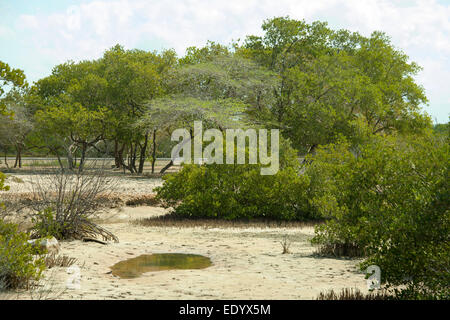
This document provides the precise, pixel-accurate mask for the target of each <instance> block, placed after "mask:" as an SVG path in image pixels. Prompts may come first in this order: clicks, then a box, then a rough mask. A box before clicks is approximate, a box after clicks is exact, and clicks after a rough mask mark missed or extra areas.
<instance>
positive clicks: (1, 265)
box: [0, 221, 45, 289]
mask: <svg viewBox="0 0 450 320" xmlns="http://www.w3.org/2000/svg"><path fill="white" fill-rule="evenodd" d="M28 240H29V237H28V235H27V234H26V233H23V232H19V231H18V230H17V226H16V225H14V224H12V223H5V222H3V221H0V289H14V288H28V287H29V286H30V284H31V282H32V281H37V280H39V278H40V276H41V273H42V271H43V270H44V268H45V263H44V260H43V256H42V254H44V252H41V251H40V249H36V248H34V247H33V246H32V245H31V244H30V243H28V242H27V241H28ZM35 255H36V256H35Z"/></svg>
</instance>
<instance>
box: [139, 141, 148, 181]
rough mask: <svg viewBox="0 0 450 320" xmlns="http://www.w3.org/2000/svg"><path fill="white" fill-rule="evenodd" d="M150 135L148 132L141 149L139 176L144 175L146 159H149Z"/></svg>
mask: <svg viewBox="0 0 450 320" xmlns="http://www.w3.org/2000/svg"><path fill="white" fill-rule="evenodd" d="M148 135H149V132H146V133H145V140H144V145H143V146H142V147H141V152H140V154H139V169H138V173H139V174H142V173H143V172H144V164H145V159H146V158H147V145H148Z"/></svg>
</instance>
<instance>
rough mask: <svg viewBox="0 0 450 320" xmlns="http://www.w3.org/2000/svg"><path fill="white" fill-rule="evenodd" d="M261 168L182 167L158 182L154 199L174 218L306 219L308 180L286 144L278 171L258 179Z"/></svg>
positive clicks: (192, 165) (247, 166) (254, 166)
mask: <svg viewBox="0 0 450 320" xmlns="http://www.w3.org/2000/svg"><path fill="white" fill-rule="evenodd" d="M260 169H261V166H260V165H256V164H255V165H253V164H252V165H250V164H205V165H201V166H200V165H194V164H191V165H183V167H182V169H181V170H180V171H179V172H177V173H173V174H168V175H166V176H164V177H163V180H164V184H163V186H162V187H158V188H156V192H157V197H156V199H157V200H158V201H160V202H161V204H162V206H164V207H173V208H175V213H176V214H177V216H185V217H196V218H220V219H253V218H265V219H275V220H307V219H313V218H316V217H314V216H311V214H310V211H309V202H308V199H307V189H308V186H309V180H308V177H307V176H304V175H301V174H300V163H299V161H298V160H297V158H296V154H295V152H294V151H293V150H292V149H291V148H290V146H289V145H288V143H287V142H284V143H283V144H282V146H280V169H279V171H278V172H277V173H276V174H274V175H261V173H260Z"/></svg>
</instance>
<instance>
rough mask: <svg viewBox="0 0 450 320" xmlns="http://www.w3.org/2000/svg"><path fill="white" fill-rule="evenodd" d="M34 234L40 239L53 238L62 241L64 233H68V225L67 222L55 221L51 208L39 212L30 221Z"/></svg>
mask: <svg viewBox="0 0 450 320" xmlns="http://www.w3.org/2000/svg"><path fill="white" fill-rule="evenodd" d="M32 222H33V228H32V231H33V233H34V234H36V235H39V237H40V238H46V237H55V238H56V239H64V235H65V234H66V233H70V231H68V230H70V227H71V226H70V224H69V223H68V222H64V221H63V222H61V221H58V220H57V219H56V216H55V214H54V212H53V210H52V209H51V208H46V209H44V210H43V211H40V212H38V213H37V214H36V216H35V217H33V219H32Z"/></svg>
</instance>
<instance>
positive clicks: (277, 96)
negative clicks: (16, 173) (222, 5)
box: [0, 17, 431, 174]
mask: <svg viewBox="0 0 450 320" xmlns="http://www.w3.org/2000/svg"><path fill="white" fill-rule="evenodd" d="M262 29H263V31H264V33H263V35H262V36H254V35H249V36H247V37H246V38H245V39H244V40H243V41H235V42H233V43H231V44H230V45H228V46H225V45H222V44H218V43H214V42H208V43H207V45H206V46H204V47H201V48H197V47H190V48H188V49H187V50H186V54H185V55H184V56H182V57H178V56H177V54H176V53H175V51H174V50H171V49H169V50H164V51H162V52H147V51H143V50H138V49H132V50H126V49H124V48H123V47H122V46H120V45H116V46H114V47H112V48H111V49H109V50H107V51H106V52H104V54H103V56H102V57H101V58H99V59H95V60H85V61H80V62H73V61H68V62H66V63H63V64H60V65H57V66H55V67H54V68H53V70H52V73H51V75H49V76H47V77H44V78H42V79H40V80H38V81H36V82H35V83H34V84H33V85H28V84H27V82H26V80H25V76H24V74H23V72H22V71H21V70H18V69H11V68H10V67H9V66H8V65H7V64H6V63H3V62H1V65H0V67H1V79H2V80H3V88H4V89H2V91H0V93H1V94H2V95H1V96H0V97H1V106H2V107H1V108H2V110H4V111H5V112H4V113H5V114H3V115H1V119H0V122H1V127H0V148H1V149H2V150H3V152H4V154H5V155H6V153H8V152H9V153H11V152H14V153H15V154H16V161H15V163H14V166H15V167H16V166H19V167H20V166H21V156H22V154H23V153H24V152H26V151H29V152H33V153H37V154H40V155H53V156H55V157H57V158H58V159H59V163H60V165H61V167H62V168H64V165H65V164H63V161H61V158H67V160H68V161H67V166H68V167H67V169H69V170H73V169H74V168H75V167H78V170H82V168H83V166H84V163H85V158H86V156H87V155H88V154H96V155H108V156H112V157H114V159H115V167H116V168H123V169H126V170H128V171H129V172H132V173H139V174H141V173H143V169H144V162H145V161H146V160H147V159H149V158H150V159H152V164H153V165H152V171H154V162H155V159H156V156H157V155H158V154H160V153H161V152H162V150H167V149H168V146H169V145H170V138H169V137H170V130H171V129H173V128H175V127H180V126H184V127H186V126H187V127H191V126H192V125H193V120H203V121H205V122H207V123H209V124H210V126H213V127H217V128H220V129H224V128H226V127H229V126H233V125H236V122H238V123H239V125H241V126H242V125H247V126H254V127H257V126H265V127H271V128H279V129H280V130H281V132H282V134H283V136H284V137H285V138H287V139H290V141H291V142H292V145H293V147H294V148H296V149H297V150H298V152H299V153H301V154H307V153H313V152H314V151H315V149H316V148H317V147H318V146H320V145H324V144H327V143H332V142H334V141H336V139H338V138H339V137H340V136H345V137H347V138H349V139H350V140H355V139H358V137H359V133H358V130H360V126H359V124H361V123H364V124H365V125H366V126H367V128H368V130H370V131H371V132H372V133H373V134H389V133H392V132H402V133H407V132H416V133H417V132H418V131H421V130H427V129H429V128H430V127H431V120H430V117H429V116H428V115H426V114H425V113H423V112H422V110H421V105H422V104H424V103H426V102H427V98H426V96H425V93H424V89H423V88H422V87H421V86H420V85H418V84H417V83H416V82H415V80H414V75H416V74H417V72H418V71H419V70H420V67H419V66H418V65H417V64H416V63H414V62H409V61H408V56H407V55H406V54H404V53H403V52H402V51H401V50H398V49H396V48H395V47H394V46H393V45H392V44H391V42H390V39H389V37H388V36H386V35H385V34H384V33H381V32H373V33H372V34H371V35H370V37H364V36H362V35H360V34H359V33H356V32H350V31H347V30H332V29H330V28H329V27H328V26H327V24H326V23H324V22H313V23H311V24H308V23H306V22H305V21H298V20H294V19H290V18H289V17H278V18H273V19H269V20H266V21H265V22H264V23H263V25H262ZM6 87H8V88H11V89H10V90H8V92H5V91H6ZM12 114H14V116H12ZM76 158H78V159H79V163H75V160H74V159H76Z"/></svg>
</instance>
